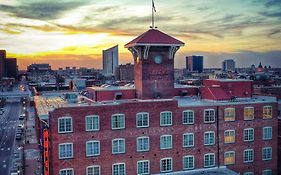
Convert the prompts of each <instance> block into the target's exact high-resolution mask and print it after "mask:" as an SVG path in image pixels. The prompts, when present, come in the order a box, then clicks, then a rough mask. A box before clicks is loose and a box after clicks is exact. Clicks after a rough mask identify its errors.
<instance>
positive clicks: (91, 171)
mask: <svg viewBox="0 0 281 175" xmlns="http://www.w3.org/2000/svg"><path fill="white" fill-rule="evenodd" d="M100 174H101V172H100V166H98V165H94V166H88V167H87V175H100Z"/></svg>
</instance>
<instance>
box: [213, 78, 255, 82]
mask: <svg viewBox="0 0 281 175" xmlns="http://www.w3.org/2000/svg"><path fill="white" fill-rule="evenodd" d="M207 80H213V81H220V82H240V81H242V82H251V81H253V80H246V79H207Z"/></svg>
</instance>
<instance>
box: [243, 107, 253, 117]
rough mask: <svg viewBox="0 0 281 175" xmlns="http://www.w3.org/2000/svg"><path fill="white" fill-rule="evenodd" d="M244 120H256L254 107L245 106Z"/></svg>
mask: <svg viewBox="0 0 281 175" xmlns="http://www.w3.org/2000/svg"><path fill="white" fill-rule="evenodd" d="M244 120H254V107H245V108H244Z"/></svg>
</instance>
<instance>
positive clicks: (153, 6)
mask: <svg viewBox="0 0 281 175" xmlns="http://www.w3.org/2000/svg"><path fill="white" fill-rule="evenodd" d="M152 8H153V10H154V12H156V8H155V5H154V1H153V0H152Z"/></svg>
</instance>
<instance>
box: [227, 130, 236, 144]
mask: <svg viewBox="0 0 281 175" xmlns="http://www.w3.org/2000/svg"><path fill="white" fill-rule="evenodd" d="M224 143H235V130H226V131H224Z"/></svg>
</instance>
